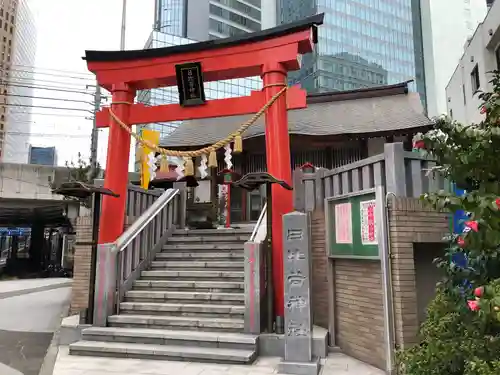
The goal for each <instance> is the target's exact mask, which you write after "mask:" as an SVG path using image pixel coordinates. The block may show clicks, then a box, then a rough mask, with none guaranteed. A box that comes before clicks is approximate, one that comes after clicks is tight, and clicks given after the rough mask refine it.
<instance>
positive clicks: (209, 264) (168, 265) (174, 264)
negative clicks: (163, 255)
mask: <svg viewBox="0 0 500 375" xmlns="http://www.w3.org/2000/svg"><path fill="white" fill-rule="evenodd" d="M244 267H245V263H244V262H243V260H241V261H223V260H210V261H209V260H206V261H201V262H198V261H195V260H185V261H182V260H172V261H160V260H154V261H152V262H151V268H152V269H173V268H182V269H184V270H189V269H203V268H209V269H220V268H222V269H225V270H233V269H234V270H243V268H244Z"/></svg>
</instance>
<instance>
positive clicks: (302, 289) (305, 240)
mask: <svg viewBox="0 0 500 375" xmlns="http://www.w3.org/2000/svg"><path fill="white" fill-rule="evenodd" d="M283 250H284V252H283V261H284V287H285V306H284V307H285V361H292V362H310V361H311V359H312V317H311V315H312V314H311V287H310V286H311V282H310V276H311V266H310V246H309V225H308V217H307V214H304V213H301V212H292V213H289V214H286V215H283Z"/></svg>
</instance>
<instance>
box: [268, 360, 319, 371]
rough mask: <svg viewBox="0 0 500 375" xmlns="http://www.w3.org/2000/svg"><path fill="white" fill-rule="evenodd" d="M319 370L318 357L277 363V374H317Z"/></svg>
mask: <svg viewBox="0 0 500 375" xmlns="http://www.w3.org/2000/svg"><path fill="white" fill-rule="evenodd" d="M319 370H320V363H319V358H313V360H312V361H311V362H289V361H281V362H280V363H278V373H279V374H296V375H318V373H319Z"/></svg>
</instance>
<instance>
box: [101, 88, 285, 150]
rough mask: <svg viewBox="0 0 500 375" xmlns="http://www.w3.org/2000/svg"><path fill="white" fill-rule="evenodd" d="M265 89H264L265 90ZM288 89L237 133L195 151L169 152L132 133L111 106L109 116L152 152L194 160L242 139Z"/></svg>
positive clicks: (277, 95) (281, 92)
mask: <svg viewBox="0 0 500 375" xmlns="http://www.w3.org/2000/svg"><path fill="white" fill-rule="evenodd" d="M283 85H284V84H280V83H276V84H270V85H266V86H265V87H271V86H283ZM265 87H264V88H265ZM287 89H288V86H285V87H283V88H282V89H281V90H280V91H279V92H277V93H276V94H275V95H273V97H272V98H271V99H270V100H269V101H268V102H267V103H266V104H265V105H264V106H263V107H262V108H261V109H260V110H259V111H258V112H257V113H256V114H255V115H253V116H252V118H250V119H249V120H248V121H246V122H245V123H243V124H242V125H241V126H240V127H239V128H238V129H237V130H236V131H234V132H233V133H231V134H229V135H228V136H227V137H226V138H224V139H221V140H220V141H218V142H216V143H214V144H212V145H211V146H208V147H204V148H201V149H199V150H195V151H177V150H168V149H164V148H161V147H158V146H157V145H155V144H154V143H152V142H150V141H148V140H146V139H142V137H141V136H140V135H139V134H137V133H134V132H133V131H132V128H131V127H130V126H128V125H127V124H125V123H124V122H123V121H122V120H121V119H120V118H119V117H118V116H117V115H116V113H114V112H113V110H112V109H111V106H110V107H109V115H110V116H111V118H112V119H113V120H115V121H116V123H118V125H120V126H121V127H122V128H123V129H124V130H125V131H126V132H127V133H129V134H130V135H131V136H132V137H134V138H135V139H136V140H137V142H138V143H139V144H140V145H142V146H146V147H148V148H150V149H151V150H153V151H155V152H157V153H159V154H161V155H166V156H177V157H187V158H194V157H197V156H201V155H203V154H210V153H212V152H214V151H216V150H218V149H220V148H222V147H224V146H225V145H226V144H228V143H230V142H232V141H233V140H234V139H235V138H236V137H241V135H242V134H243V133H244V132H245V131H246V130H247V129H248V128H249V127H250V126H252V125H253V124H254V123H255V122H256V121H257V120H258V119H259V118H260V116H262V114H263V113H264V112H265V111H266V110H267V109H268V108H269V107H270V106H271V105H273V103H274V102H275V101H276V100H277V99H278V98H279V97H280V96H281V95H283V94H284V93H285V92H286V90H287ZM113 104H127V105H132V104H133V103H130V102H120V101H118V102H113V103H111V105H113Z"/></svg>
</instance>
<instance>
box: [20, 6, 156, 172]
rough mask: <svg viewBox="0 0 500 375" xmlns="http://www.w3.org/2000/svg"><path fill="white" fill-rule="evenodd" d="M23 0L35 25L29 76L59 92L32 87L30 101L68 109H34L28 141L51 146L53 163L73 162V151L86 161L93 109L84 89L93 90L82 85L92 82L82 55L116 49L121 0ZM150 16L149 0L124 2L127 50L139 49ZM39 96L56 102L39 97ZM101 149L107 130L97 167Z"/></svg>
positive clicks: (148, 28) (102, 159)
mask: <svg viewBox="0 0 500 375" xmlns="http://www.w3.org/2000/svg"><path fill="white" fill-rule="evenodd" d="M29 1H30V4H31V8H32V11H33V13H34V16H35V21H36V25H37V53H36V62H35V67H36V70H35V71H36V75H35V79H38V80H39V81H38V82H40V84H46V85H48V86H49V85H50V87H55V86H57V88H58V89H59V88H60V89H61V90H65V91H56V90H50V91H49V90H35V92H34V96H35V97H36V99H34V101H33V105H34V106H39V107H57V108H72V109H71V110H69V109H68V110H59V109H57V110H56V109H45V108H34V109H33V113H34V114H33V116H32V121H33V123H32V127H31V133H32V136H31V139H30V142H31V144H33V145H35V146H56V147H57V152H58V164H59V165H64V164H65V162H66V161H76V159H77V155H78V152H81V153H82V155H83V156H84V158H86V159H87V160H88V157H89V155H90V134H91V129H92V120H91V118H90V117H91V116H92V113H91V112H92V109H93V105H92V103H91V101H92V100H93V97H92V96H91V95H89V93H92V92H93V91H94V90H95V89H94V88H93V87H89V88H88V89H87V88H86V86H87V85H95V81H94V80H93V75H91V74H89V72H88V70H87V69H86V65H85V61H83V60H82V56H83V55H84V53H85V50H86V49H89V50H117V49H119V47H120V33H121V17H122V16H121V9H122V0H84V1H75V0H71V1H69V0H29ZM153 15H154V0H128V1H127V32H126V48H127V49H140V48H143V47H144V44H145V42H146V40H147V38H148V36H149V33H150V31H151V29H152V25H153ZM69 91H71V92H69ZM73 91H78V93H76V92H73ZM43 97H50V98H57V99H58V100H57V101H56V100H47V99H40V98H43ZM84 102H86V103H84ZM108 103H109V100H108ZM106 148H107V130H102V131H100V136H99V147H98V159H99V162H100V163H101V165H102V166H103V167H104V166H105V160H106ZM130 164H131V165H132V163H130Z"/></svg>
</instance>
